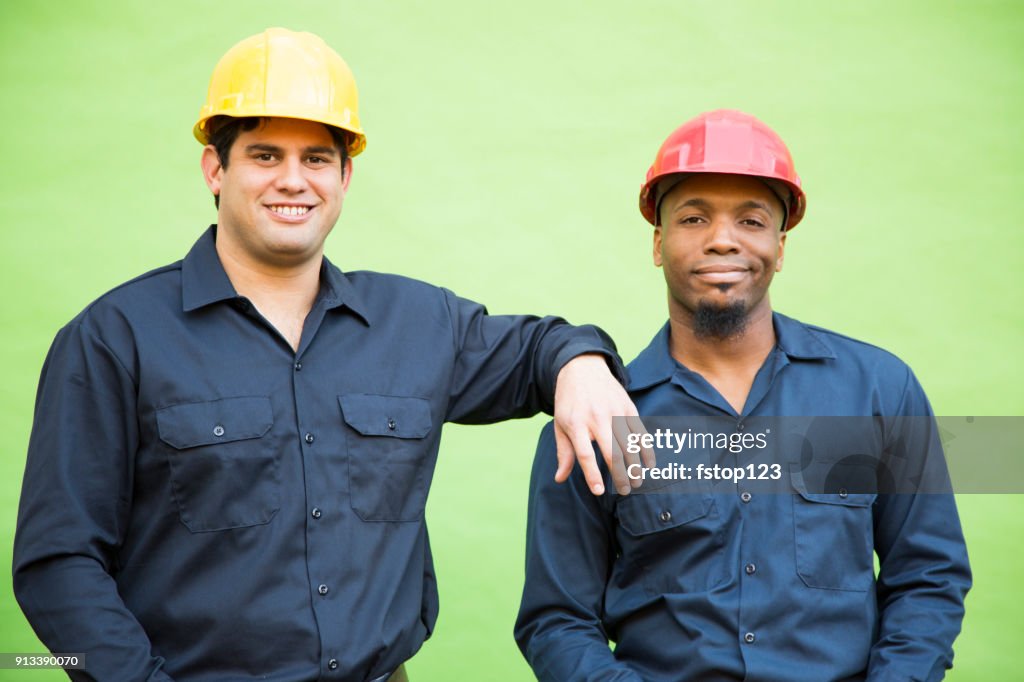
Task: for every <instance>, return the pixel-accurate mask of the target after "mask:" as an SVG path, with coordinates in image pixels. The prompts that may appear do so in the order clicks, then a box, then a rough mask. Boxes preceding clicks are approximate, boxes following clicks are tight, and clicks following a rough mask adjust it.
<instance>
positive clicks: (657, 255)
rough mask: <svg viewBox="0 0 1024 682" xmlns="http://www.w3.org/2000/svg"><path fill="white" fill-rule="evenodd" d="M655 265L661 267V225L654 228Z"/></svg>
mask: <svg viewBox="0 0 1024 682" xmlns="http://www.w3.org/2000/svg"><path fill="white" fill-rule="evenodd" d="M654 267H656V268H660V267H661V226H660V225H659V226H658V227H655V228H654Z"/></svg>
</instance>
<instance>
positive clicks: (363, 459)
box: [13, 28, 635, 682]
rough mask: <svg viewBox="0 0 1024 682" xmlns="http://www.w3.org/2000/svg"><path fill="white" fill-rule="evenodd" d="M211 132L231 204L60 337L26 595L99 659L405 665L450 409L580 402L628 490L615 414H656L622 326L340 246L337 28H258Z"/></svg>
mask: <svg viewBox="0 0 1024 682" xmlns="http://www.w3.org/2000/svg"><path fill="white" fill-rule="evenodd" d="M192 133H193V135H194V137H195V138H196V139H197V140H198V141H199V142H200V144H201V145H202V152H201V167H202V171H203V177H204V180H205V181H206V184H207V186H208V188H209V190H210V193H211V194H212V195H213V196H214V202H215V204H216V206H217V224H216V225H211V226H209V227H208V228H206V229H205V230H204V231H203V232H202V235H201V236H200V237H199V239H198V241H197V242H196V243H195V245H194V246H193V248H192V249H191V251H189V253H188V255H186V256H185V258H184V259H182V260H180V261H177V262H175V263H172V264H170V265H167V266H165V267H162V268H159V269H157V270H153V271H151V272H149V273H147V274H145V275H142V276H140V277H138V278H136V279H134V280H132V281H130V282H127V283H125V284H124V285H122V286H119V287H117V288H116V289H114V290H113V291H111V292H109V293H107V294H105V295H103V296H102V297H100V298H99V299H98V300H97V301H95V302H94V303H93V304H91V305H90V306H89V307H88V308H86V310H84V311H83V312H82V313H81V314H80V315H78V316H77V317H75V319H73V320H72V321H71V322H69V323H68V324H67V325H66V326H65V327H64V328H63V329H61V330H60V332H59V333H58V334H57V338H56V339H55V341H54V343H53V346H52V348H51V350H50V353H49V355H48V356H47V359H46V363H45V365H44V367H43V373H42V377H41V379H40V383H39V392H38V396H37V400H36V410H35V421H34V424H33V429H32V435H31V438H30V442H29V452H28V459H27V463H26V469H25V480H24V485H23V487H22V494H21V504H20V509H19V514H18V526H17V534H16V538H15V543H14V575H13V578H14V591H15V594H16V595H17V598H18V602H19V604H20V605H21V607H22V609H23V610H24V612H25V615H26V617H27V618H28V619H29V621H30V623H31V624H32V626H33V628H34V629H35V631H36V633H37V634H38V635H39V638H40V639H41V640H42V641H43V643H44V644H45V645H46V646H48V647H49V648H50V649H51V650H52V651H54V652H62V653H70V652H74V653H77V654H81V655H82V657H81V659H80V665H79V666H78V668H76V669H74V670H70V671H69V674H70V675H71V676H72V677H73V678H75V679H89V680H111V681H114V682H127V681H139V682H142V681H143V680H146V681H149V682H158V681H166V680H171V679H179V680H210V681H214V682H227V681H231V680H255V679H259V680H276V681H278V682H308V681H309V680H336V681H338V682H343V681H344V682H367V681H379V682H383V680H392V681H393V682H394V681H397V680H404V679H405V674H404V672H403V665H402V664H403V662H404V661H406V660H408V659H409V658H410V657H411V656H413V654H415V653H416V651H417V650H418V649H419V647H420V646H421V645H422V644H423V642H424V641H425V640H426V639H427V638H428V637H429V636H430V634H431V631H432V630H433V628H434V623H435V622H436V619H437V615H438V592H437V583H436V580H435V577H434V566H433V561H432V558H431V551H430V541H429V539H428V536H427V526H426V520H425V518H424V507H425V504H426V500H427V493H428V490H429V487H430V481H431V477H432V475H433V471H434V465H435V463H436V461H437V456H438V448H439V443H440V437H441V428H442V425H443V424H444V423H445V422H452V421H455V422H460V423H476V424H480V423H491V422H494V421H499V420H503V419H509V418H513V417H526V416H529V415H532V414H535V413H537V412H539V411H542V410H543V411H548V412H550V411H552V409H553V410H554V412H555V413H556V420H558V421H559V423H560V424H561V426H562V427H563V428H564V431H563V432H562V433H561V446H560V447H559V456H561V457H562V467H561V469H560V477H564V476H565V475H568V472H569V469H571V468H572V466H573V453H574V452H575V453H577V454H578V455H579V459H580V462H581V465H582V467H583V468H585V469H586V470H587V476H590V477H591V479H592V482H593V483H594V486H595V488H594V492H595V493H597V494H600V493H601V492H603V488H602V485H603V483H602V479H601V474H600V472H599V470H598V469H597V466H596V464H595V463H594V461H593V458H594V452H593V448H592V445H591V441H592V440H596V441H598V442H599V443H604V444H605V445H606V446H608V443H609V441H610V440H611V439H612V437H613V433H612V418H613V416H614V415H619V414H622V413H623V412H629V411H632V412H633V414H635V408H634V407H633V405H632V403H631V402H630V400H629V397H628V395H627V394H626V392H625V389H624V388H623V387H622V385H621V384H620V383H619V382H618V381H617V380H616V378H615V377H614V376H613V375H612V373H611V372H610V371H609V370H610V369H614V370H616V371H619V372H621V373H622V374H623V376H624V371H623V370H622V367H621V365H620V364H619V361H618V359H617V356H616V355H615V352H614V345H613V344H612V343H611V341H610V339H608V337H607V336H606V335H604V334H603V333H602V332H600V330H598V329H596V328H594V327H573V326H570V325H568V324H567V323H566V322H565V321H564V320H561V319H559V318H555V317H545V318H539V317H534V316H528V315H523V316H511V315H489V314H487V310H486V309H485V308H484V307H483V306H481V305H479V304H477V303H474V302H472V301H469V300H467V299H464V298H460V297H458V296H456V295H455V294H453V293H452V292H450V291H448V290H446V289H442V288H440V287H436V286H432V285H429V284H426V283H424V282H417V281H414V280H411V279H408V278H404V277H399V276H395V275H389V274H381V273H375V272H362V271H349V272H342V271H341V270H340V269H339V268H338V267H336V266H335V265H333V264H332V263H331V262H330V261H328V260H327V259H326V258H325V257H324V242H325V240H326V238H327V236H328V234H329V233H330V232H331V230H332V228H333V227H334V224H335V222H336V221H337V219H338V218H339V215H340V213H341V208H342V203H343V200H344V198H345V194H346V193H347V191H348V188H349V181H350V179H351V177H352V173H353V162H352V157H354V156H356V155H357V154H359V153H361V152H362V151H363V149H364V147H365V145H366V136H365V134H364V131H363V128H362V127H361V123H360V120H359V114H358V97H357V94H356V87H355V81H354V79H353V77H352V73H351V71H350V70H349V68H348V66H347V65H346V64H345V62H344V61H343V60H342V58H341V57H340V56H339V55H338V54H337V53H335V52H334V50H332V49H331V48H330V47H329V46H328V45H327V44H326V43H325V42H324V41H323V40H322V39H321V38H319V37H318V36H315V35H313V34H311V33H297V32H293V31H287V30H285V29H280V28H273V29H269V30H267V31H265V32H263V33H260V34H258V35H255V36H252V37H249V38H246V39H245V40H243V41H241V42H239V43H238V44H237V45H235V46H234V47H232V48H231V49H230V50H229V51H228V52H227V53H226V54H225V55H224V56H223V57H222V58H221V60H220V62H219V63H218V64H217V67H216V69H215V70H214V73H213V76H212V78H211V79H210V86H209V90H208V95H207V100H206V103H205V105H204V106H203V107H202V109H201V110H200V115H199V120H198V121H197V122H196V124H195V126H194V127H193V129H192ZM556 381H557V391H556ZM609 449H610V448H608V449H606V451H608V450H609ZM485 466H486V465H484V464H483V463H482V462H481V469H482V470H483V471H486V469H485ZM481 480H484V479H483V476H481ZM620 482H624V483H625V488H626V490H627V491H628V488H629V483H628V481H626V480H625V475H624V473H623V475H622V479H621V481H620Z"/></svg>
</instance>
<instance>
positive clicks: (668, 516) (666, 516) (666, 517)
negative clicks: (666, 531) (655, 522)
mask: <svg viewBox="0 0 1024 682" xmlns="http://www.w3.org/2000/svg"><path fill="white" fill-rule="evenodd" d="M658 518H659V519H661V522H662V523H668V522H669V521H671V520H672V512H670V511H669V510H667V509H666V510H665V511H663V512H661V514H659V515H658Z"/></svg>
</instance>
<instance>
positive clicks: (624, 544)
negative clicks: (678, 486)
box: [615, 492, 728, 595]
mask: <svg viewBox="0 0 1024 682" xmlns="http://www.w3.org/2000/svg"><path fill="white" fill-rule="evenodd" d="M615 514H616V516H617V517H618V520H619V532H618V533H617V539H618V542H619V546H620V551H621V553H622V556H623V557H624V558H625V562H624V563H622V566H623V568H624V571H625V573H626V574H625V575H622V576H621V578H622V579H623V581H624V582H632V581H633V580H634V579H637V578H639V579H640V580H642V582H643V585H644V588H645V589H646V590H647V591H648V592H649V593H650V594H653V595H661V594H665V593H679V592H701V591H704V590H707V589H710V588H711V587H713V586H714V585H716V584H718V583H721V582H723V581H724V580H726V579H727V578H728V573H727V571H726V570H725V556H724V547H725V542H724V537H723V534H722V523H721V521H720V519H719V515H718V510H717V508H716V506H715V503H714V499H713V498H712V496H711V495H710V494H706V493H697V492H694V493H648V494H637V493H634V494H632V495H629V496H627V497H622V498H620V499H619V501H618V503H617V504H616V511H615ZM629 573H633V575H629Z"/></svg>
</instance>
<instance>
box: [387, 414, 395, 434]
mask: <svg viewBox="0 0 1024 682" xmlns="http://www.w3.org/2000/svg"><path fill="white" fill-rule="evenodd" d="M395 426H396V424H395V420H394V419H392V418H391V417H388V428H389V429H391V430H392V431H394V430H395Z"/></svg>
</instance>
